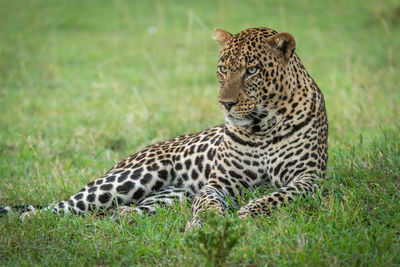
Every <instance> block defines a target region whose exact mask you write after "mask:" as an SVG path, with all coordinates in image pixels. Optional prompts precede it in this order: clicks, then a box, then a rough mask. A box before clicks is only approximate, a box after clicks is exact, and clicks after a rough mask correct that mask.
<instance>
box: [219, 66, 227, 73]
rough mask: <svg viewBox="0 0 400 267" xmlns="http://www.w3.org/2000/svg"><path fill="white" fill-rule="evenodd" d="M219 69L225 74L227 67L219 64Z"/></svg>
mask: <svg viewBox="0 0 400 267" xmlns="http://www.w3.org/2000/svg"><path fill="white" fill-rule="evenodd" d="M219 71H220V72H222V73H223V74H226V72H227V71H228V68H227V67H225V66H219Z"/></svg>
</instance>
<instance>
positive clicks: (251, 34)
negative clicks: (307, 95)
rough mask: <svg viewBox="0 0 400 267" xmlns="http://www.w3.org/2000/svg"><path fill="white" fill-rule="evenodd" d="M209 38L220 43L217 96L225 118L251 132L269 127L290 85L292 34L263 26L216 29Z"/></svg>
mask: <svg viewBox="0 0 400 267" xmlns="http://www.w3.org/2000/svg"><path fill="white" fill-rule="evenodd" d="M214 39H215V40H216V41H217V42H218V44H219V45H220V46H221V52H220V58H219V62H218V69H217V76H218V80H219V84H220V92H219V99H218V100H219V103H220V107H221V109H222V112H223V113H224V115H225V118H226V121H227V122H228V123H229V124H231V125H234V126H240V127H243V128H245V129H248V130H250V131H251V132H253V133H265V132H267V131H269V130H271V129H273V128H274V127H275V126H276V125H277V124H278V123H279V122H280V121H282V120H283V118H284V115H285V113H286V111H287V109H286V106H287V105H288V101H289V99H290V96H291V95H293V89H294V87H296V81H297V79H296V75H295V73H294V71H293V66H292V65H293V64H292V63H293V62H292V61H293V58H294V57H295V56H294V49H295V46H296V43H295V40H294V38H293V36H292V35H291V34H289V33H277V32H276V31H274V30H271V29H268V28H250V29H247V30H244V31H242V32H240V33H238V34H236V35H232V34H230V33H228V32H227V31H224V30H221V29H218V28H217V29H215V31H214Z"/></svg>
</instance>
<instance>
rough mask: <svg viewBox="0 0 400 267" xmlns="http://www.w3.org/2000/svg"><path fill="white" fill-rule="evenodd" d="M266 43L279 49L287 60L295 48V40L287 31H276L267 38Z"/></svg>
mask: <svg viewBox="0 0 400 267" xmlns="http://www.w3.org/2000/svg"><path fill="white" fill-rule="evenodd" d="M267 43H268V44H269V45H270V46H271V47H272V48H275V49H277V50H278V51H280V52H281V53H282V55H283V57H284V59H285V61H286V62H287V61H288V60H289V58H290V57H291V56H292V55H293V53H294V49H295V48H296V41H295V40H294V37H293V36H292V35H291V34H290V33H287V32H281V33H277V34H275V35H274V36H271V37H269V38H268V39H267Z"/></svg>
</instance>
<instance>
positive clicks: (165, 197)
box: [117, 186, 193, 217]
mask: <svg viewBox="0 0 400 267" xmlns="http://www.w3.org/2000/svg"><path fill="white" fill-rule="evenodd" d="M192 198H193V194H192V193H191V192H190V191H187V190H186V189H184V188H182V187H176V186H168V187H166V188H164V189H162V190H160V191H158V192H153V193H151V194H149V195H148V196H146V198H145V199H143V200H142V201H141V202H140V203H139V204H137V205H135V203H132V204H133V205H132V206H129V205H124V206H119V207H118V208H117V213H118V214H119V215H120V216H121V217H125V216H127V215H129V214H131V213H135V212H137V213H138V214H140V215H141V214H148V215H152V214H155V213H156V208H157V206H165V205H173V204H175V203H177V202H183V201H184V200H185V199H192Z"/></svg>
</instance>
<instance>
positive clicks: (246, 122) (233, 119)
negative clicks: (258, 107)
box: [225, 112, 253, 128]
mask: <svg viewBox="0 0 400 267" xmlns="http://www.w3.org/2000/svg"><path fill="white" fill-rule="evenodd" d="M225 119H226V121H227V122H228V123H229V124H231V125H234V126H240V127H244V128H247V127H250V126H251V125H252V123H253V121H252V119H251V117H250V116H249V115H247V116H243V115H242V116H240V117H237V116H234V115H233V114H231V113H229V112H227V113H226V114H225Z"/></svg>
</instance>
